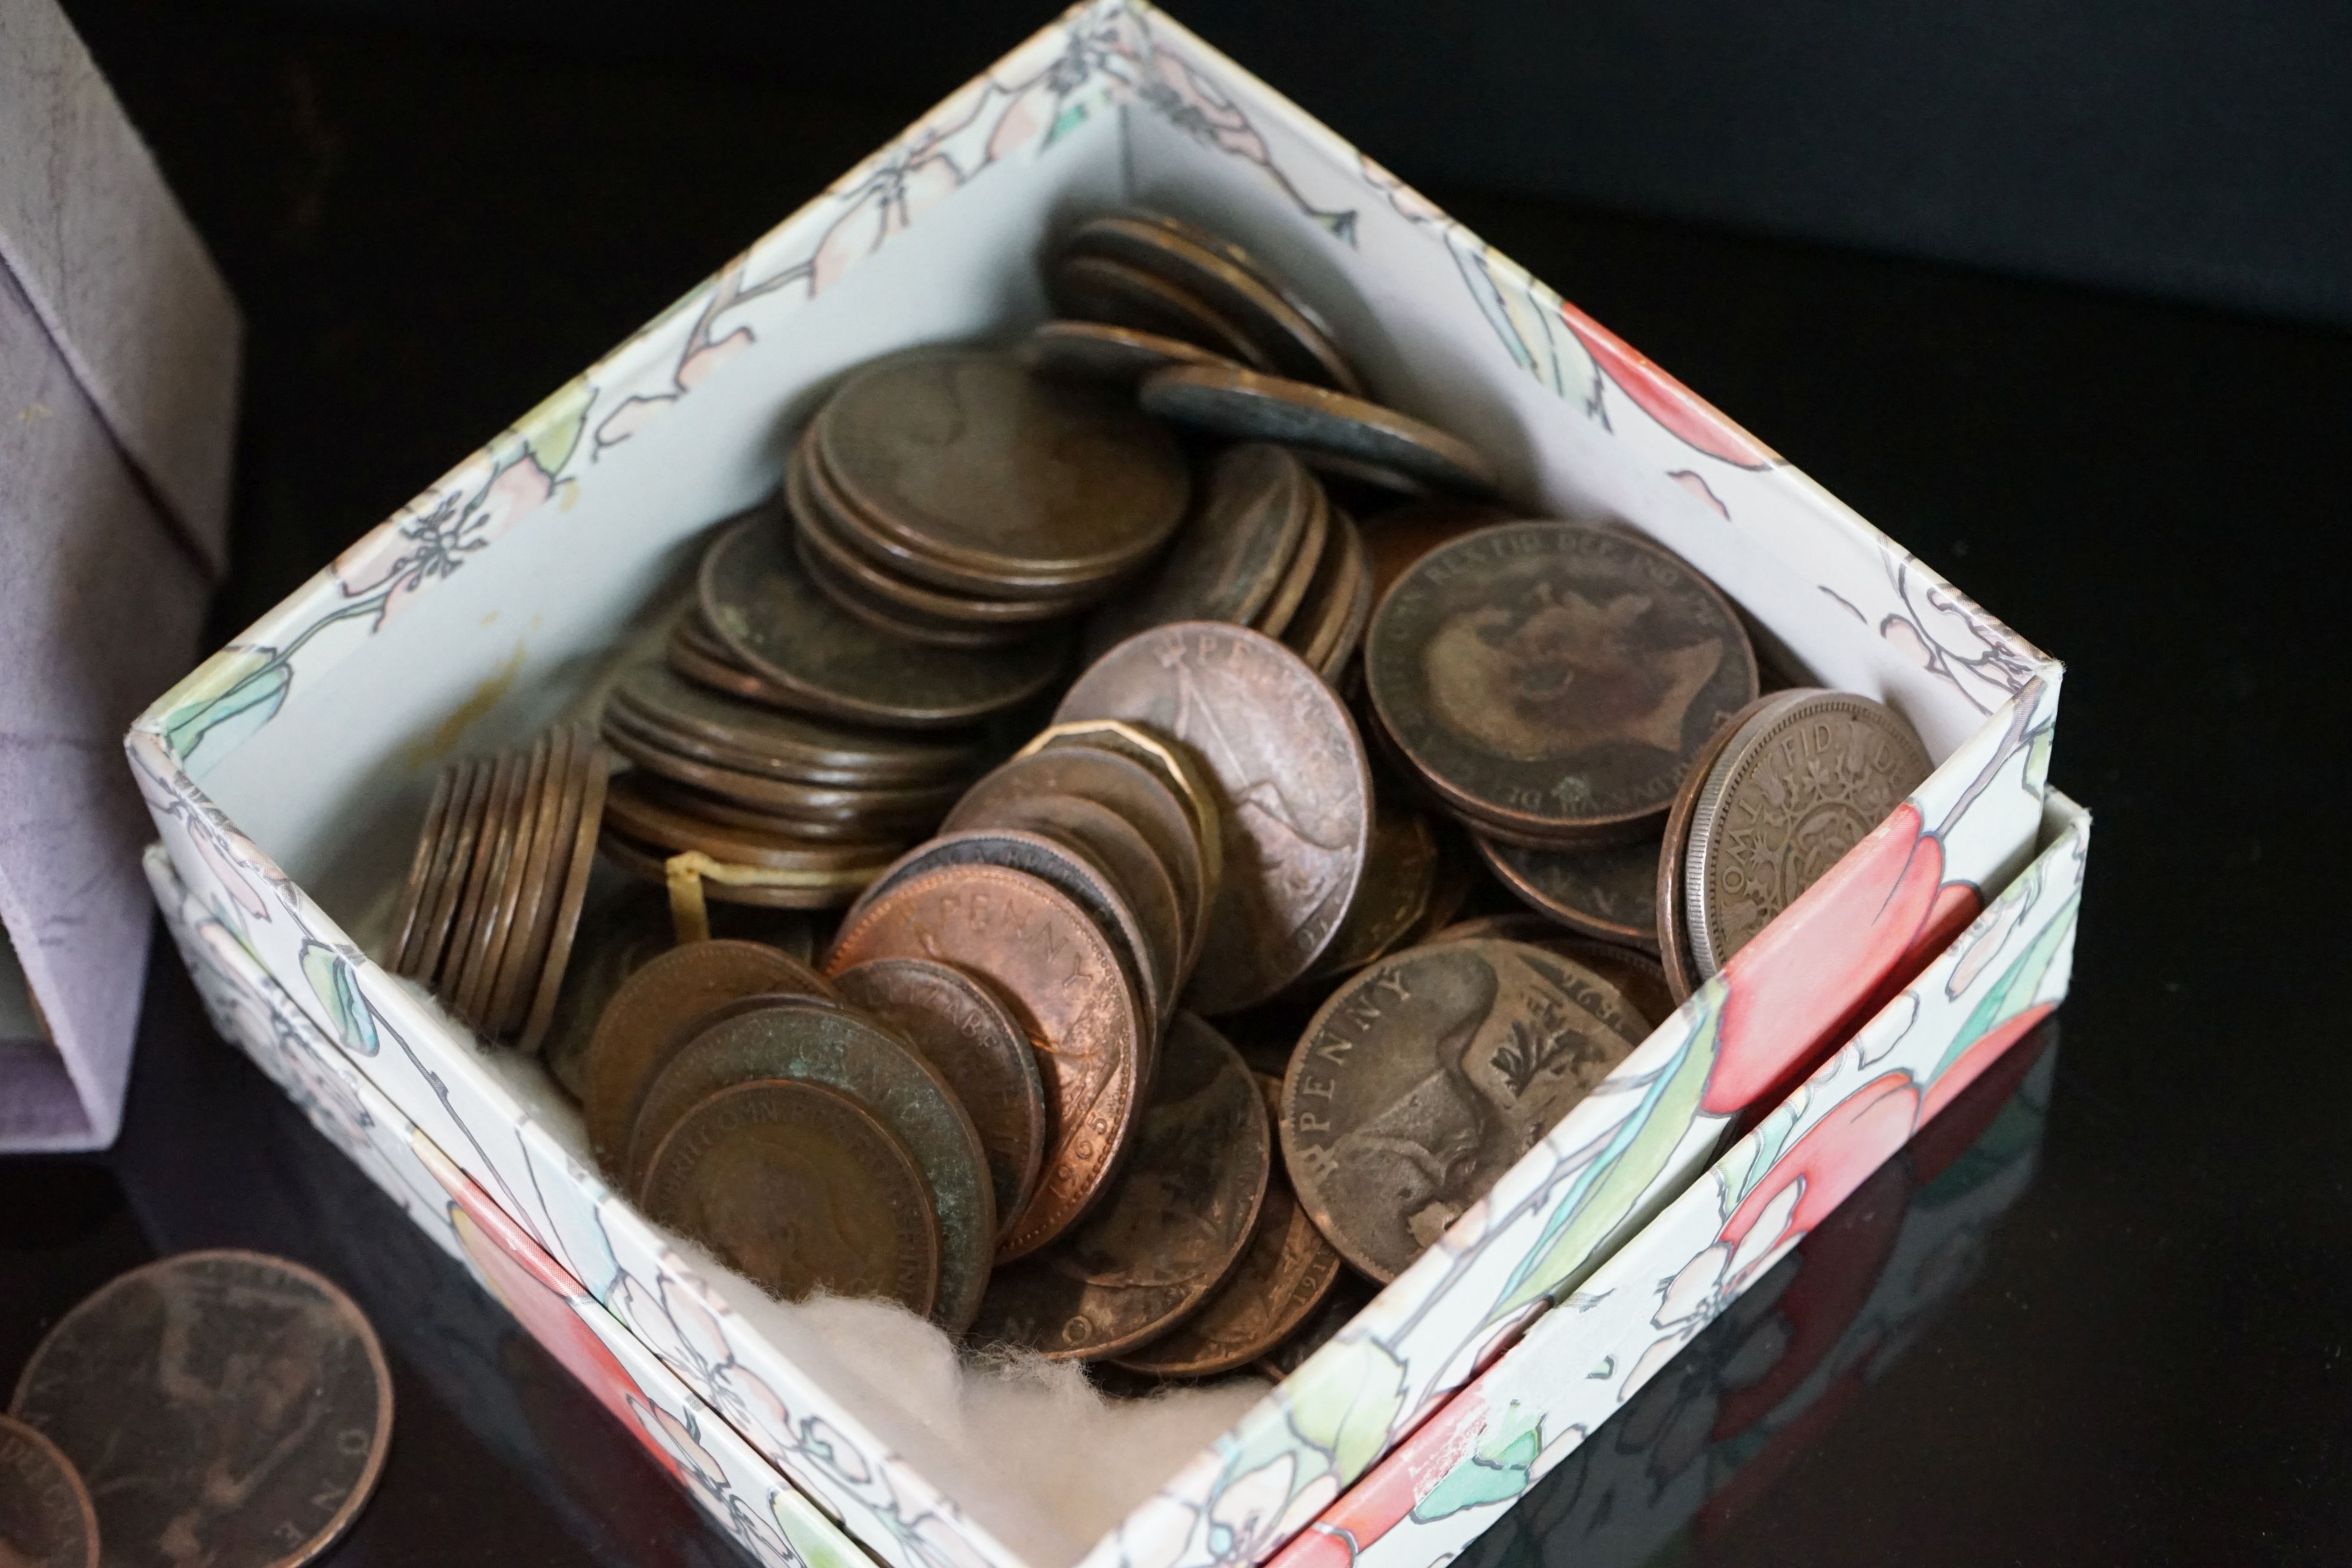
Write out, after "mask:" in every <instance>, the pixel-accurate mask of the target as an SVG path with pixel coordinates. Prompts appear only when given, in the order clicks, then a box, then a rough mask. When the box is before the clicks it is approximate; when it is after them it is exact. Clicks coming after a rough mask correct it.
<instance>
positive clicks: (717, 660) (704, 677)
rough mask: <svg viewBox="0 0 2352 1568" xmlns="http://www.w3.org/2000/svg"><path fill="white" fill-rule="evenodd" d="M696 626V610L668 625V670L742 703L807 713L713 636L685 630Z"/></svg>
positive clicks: (805, 707) (665, 647) (698, 612)
mask: <svg viewBox="0 0 2352 1568" xmlns="http://www.w3.org/2000/svg"><path fill="white" fill-rule="evenodd" d="M700 625H702V612H701V610H700V608H699V607H697V608H695V609H694V610H692V611H691V612H689V613H688V614H686V615H682V616H679V617H678V618H677V621H676V622H674V623H673V624H672V625H671V627H670V635H669V640H668V641H667V643H665V644H663V645H662V658H663V660H664V661H665V662H667V664H668V665H669V667H670V668H672V669H674V670H676V671H677V672H678V674H680V675H682V676H684V677H685V678H686V679H688V680H691V681H694V682H695V683H696V684H698V685H700V686H707V687H709V689H711V690H713V691H720V692H724V693H726V694H727V695H728V696H730V697H740V698H741V699H742V700H744V701H746V702H757V703H760V704H761V705H762V706H764V707H769V708H774V709H778V710H788V711H793V712H805V711H807V710H808V705H807V704H806V703H805V702H803V701H802V700H801V699H799V698H798V697H795V696H794V695H793V693H792V692H790V691H787V690H786V689H784V688H782V687H781V686H778V685H777V684H776V683H775V682H774V681H772V680H770V679H767V678H766V677H765V676H762V675H761V674H759V673H757V672H756V671H754V670H752V669H751V668H750V667H748V666H746V665H745V664H743V663H742V662H741V661H740V659H738V658H736V657H735V654H734V651H733V650H732V649H730V648H729V647H726V645H724V644H723V643H719V640H718V637H716V635H715V634H714V635H712V636H710V637H699V636H696V635H694V634H693V633H691V632H690V631H689V630H688V628H689V627H693V626H700Z"/></svg>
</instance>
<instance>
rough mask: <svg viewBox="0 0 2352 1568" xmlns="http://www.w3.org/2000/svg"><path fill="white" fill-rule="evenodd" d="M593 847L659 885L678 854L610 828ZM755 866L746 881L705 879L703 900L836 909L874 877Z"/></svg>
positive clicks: (862, 872)
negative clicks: (756, 871)
mask: <svg viewBox="0 0 2352 1568" xmlns="http://www.w3.org/2000/svg"><path fill="white" fill-rule="evenodd" d="M596 848H597V852H598V853H599V854H601V855H603V856H604V858H605V859H607V860H609V861H611V862H612V863H613V864H614V866H615V867H617V868H620V869H621V870H622V871H625V872H626V873H627V874H628V875H629V876H631V877H634V878H636V879H640V880H643V881H647V882H652V883H655V884H656V885H657V886H664V887H667V885H668V883H669V876H670V873H669V861H670V859H671V858H672V857H673V856H674V855H675V854H677V851H675V850H670V849H665V848H662V847H658V846H656V845H651V844H646V843H642V842H640V841H638V840H637V839H635V838H632V837H629V836H628V835H627V834H625V833H623V832H620V831H619V830H618V829H615V828H612V827H607V828H605V829H604V836H603V837H600V838H598V839H597V841H596ZM758 869H759V873H760V874H759V877H758V878H756V879H748V880H745V879H719V878H711V877H705V878H704V879H703V880H702V896H703V898H704V900H707V901H708V902H709V903H723V904H740V905H743V906H746V907H747V908H750V909H757V910H803V911H806V910H838V909H842V908H845V906H847V905H848V904H849V902H850V901H851V900H854V899H856V897H857V894H858V892H859V890H860V889H863V888H864V887H865V886H866V884H867V883H868V882H871V881H872V880H873V879H874V875H875V873H874V871H873V870H872V869H870V868H850V869H847V870H842V871H771V870H768V869H766V868H758Z"/></svg>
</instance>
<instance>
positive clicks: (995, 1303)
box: [973, 1013, 1271, 1361]
mask: <svg viewBox="0 0 2352 1568" xmlns="http://www.w3.org/2000/svg"><path fill="white" fill-rule="evenodd" d="M1270 1166H1271V1162H1270V1149H1269V1135H1268V1131H1267V1128H1266V1119H1265V1102H1264V1101H1263V1100H1261V1099H1260V1098H1259V1095H1258V1089H1257V1085H1256V1083H1255V1080H1254V1079H1252V1078H1251V1076H1250V1070H1249V1068H1247V1067H1246V1066H1244V1064H1243V1062H1242V1058H1241V1056H1240V1054H1239V1053H1238V1052H1236V1051H1235V1050H1234V1047H1232V1046H1231V1045H1228V1044H1227V1043H1226V1042H1225V1040H1224V1038H1223V1037H1222V1036H1220V1035H1219V1034H1218V1033H1217V1032H1216V1031H1215V1030H1214V1029H1213V1028H1211V1027H1210V1026H1208V1025H1206V1024H1204V1023H1202V1021H1201V1020H1200V1019H1198V1018H1196V1017H1194V1016H1192V1015H1191V1014H1189V1013H1179V1014H1178V1015H1177V1016H1176V1018H1175V1021H1174V1023H1173V1024H1172V1025H1171V1027H1170V1029H1169V1033H1168V1040H1167V1047H1166V1056H1165V1060H1164V1061H1163V1062H1162V1064H1161V1068H1160V1078H1159V1082H1158V1084H1157V1085H1156V1087H1155V1089H1154V1092H1153V1098H1152V1102H1151V1105H1150V1109H1149V1110H1146V1111H1145V1112H1144V1116H1143V1125H1142V1127H1141V1129H1140V1130H1139V1132H1138V1133H1137V1136H1136V1140H1135V1148H1134V1150H1133V1151H1132V1152H1130V1153H1129V1157H1128V1163H1127V1165H1126V1167H1125V1169H1124V1170H1122V1171H1121V1172H1120V1173H1119V1175H1118V1179H1117V1180H1116V1181H1115V1182H1114V1183H1113V1184H1112V1185H1111V1188H1110V1191H1109V1193H1108V1194H1106V1196H1105V1197H1104V1199H1103V1201H1102V1205H1101V1206H1100V1207H1099V1208H1097V1210H1096V1211H1095V1212H1094V1213H1093V1214H1092V1215H1088V1216H1087V1219H1086V1220H1085V1221H1084V1222H1083V1223H1081V1224H1080V1225H1079V1226H1077V1227H1076V1229H1075V1230H1073V1231H1071V1232H1070V1233H1069V1235H1067V1236H1066V1237H1063V1238H1062V1239H1061V1240H1060V1241H1058V1242H1056V1243H1055V1245H1054V1246H1053V1247H1050V1248H1048V1249H1046V1250H1045V1251H1043V1252H1040V1253H1037V1254H1035V1255H1034V1256H1032V1257H1029V1258H1023V1259H1021V1260H1020V1261H1019V1262H1016V1263H1013V1264H1010V1265H1008V1266H1006V1267H1005V1268H1001V1269H999V1270H998V1271H997V1275H996V1278H995V1279H993V1280H992V1281H991V1282H990V1284H989V1289H988V1296H987V1299H986V1300H984V1301H982V1304H981V1314H980V1318H979V1321H977V1322H976V1323H974V1325H973V1333H974V1337H975V1338H976V1339H978V1340H980V1341H981V1342H983V1343H994V1344H1006V1345H1017V1346H1019V1347H1021V1348H1023V1349H1025V1350H1034V1351H1036V1352H1039V1353H1040V1354H1042V1355H1044V1356H1045V1357H1046V1358H1047V1359H1048V1360H1052V1361H1096V1360H1099V1359H1101V1358H1103V1357H1106V1356H1112V1355H1117V1354H1118V1353H1120V1352H1123V1351H1127V1350H1131V1349H1133V1348H1135V1347H1137V1346H1139V1345H1144V1344H1148V1343H1149V1342H1151V1341H1152V1340H1154V1339H1156V1338H1158V1337H1159V1336H1160V1335H1161V1334H1163V1333H1165V1332H1167V1331H1169V1330H1170V1329H1171V1328H1173V1327H1175V1326H1176V1325H1177V1324H1178V1323H1181V1321H1184V1319H1185V1318H1187V1317H1188V1316H1190V1315H1191V1314H1192V1313H1193V1312H1195V1311H1197V1310H1200V1309H1201V1308H1202V1306H1204V1305H1205V1304H1206V1303H1207V1301H1208V1300H1209V1298H1210V1296H1211V1295H1212V1294H1213V1292H1214V1291H1215V1290H1216V1289H1217V1287H1218V1286H1219V1285H1221V1284H1222V1283H1223V1282H1224V1280H1225V1279H1227V1277H1229V1276H1230V1275H1231V1274H1232V1273H1233V1271H1234V1268H1235V1267H1236V1266H1237V1265H1238V1264H1239V1263H1240V1261H1241V1258H1242V1254H1243V1252H1244V1249H1245V1248H1246V1247H1247V1246H1248V1244H1249V1239H1250V1236H1251V1233H1252V1231H1253V1229H1254V1228H1255V1226H1256V1223H1257V1215H1258V1208H1259V1205H1261V1204H1262V1203H1263V1202H1264V1200H1265V1189H1266V1182H1267V1177H1268V1173H1269V1170H1270Z"/></svg>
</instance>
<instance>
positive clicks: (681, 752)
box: [600, 702, 952, 795]
mask: <svg viewBox="0 0 2352 1568" xmlns="http://www.w3.org/2000/svg"><path fill="white" fill-rule="evenodd" d="M600 728H601V729H603V730H604V731H605V732H606V733H609V734H616V735H620V736H624V737H625V738H626V739H627V740H628V741H629V742H631V743H633V744H635V745H636V746H639V747H641V748H646V749H648V750H651V751H653V752H659V753H660V754H661V755H662V756H664V757H675V758H677V759H679V760H680V761H681V762H684V763H695V764H698V765H700V766H703V767H707V768H713V769H717V770H718V774H717V776H719V778H722V779H727V778H731V777H732V776H733V775H735V774H738V773H750V774H752V775H754V776H757V777H760V778H764V779H772V780H774V781H776V782H777V783H779V784H789V785H796V786H799V787H802V788H807V789H819V790H826V789H845V790H868V789H882V790H891V789H908V788H919V789H920V788H938V787H944V786H949V785H951V783H952V780H951V779H948V778H933V779H924V780H920V781H918V782H913V783H908V782H903V781H898V780H891V781H887V782H884V781H877V780H874V779H848V780H838V779H809V778H803V777H799V776H797V775H794V774H792V773H783V772H782V771H780V770H778V769H775V768H772V767H770V766H768V765H767V760H766V759H764V758H761V757H757V756H750V757H747V756H744V755H742V754H740V753H739V752H735V751H732V750H730V749H729V748H726V747H723V746H719V745H714V744H712V743H711V742H709V741H706V740H704V739H703V738H702V737H701V736H699V735H696V734H693V733H691V732H689V731H682V730H678V729H675V728H673V727H671V726H670V725H669V724H667V722H665V721H662V720H659V719H656V718H650V717H647V716H646V715H645V714H643V713H640V712H638V711H637V710H635V708H632V707H628V706H625V705H624V704H622V703H619V702H610V703H607V704H605V707H604V714H603V717H602V721H601V724H600ZM698 793H701V794H704V795H708V794H709V791H707V790H704V791H700V792H698Z"/></svg>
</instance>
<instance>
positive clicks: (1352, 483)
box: [1298, 447, 1440, 502]
mask: <svg viewBox="0 0 2352 1568" xmlns="http://www.w3.org/2000/svg"><path fill="white" fill-rule="evenodd" d="M1298 456H1299V459H1300V460H1301V461H1303V462H1304V463H1306V465H1307V467H1308V468H1312V469H1314V470H1315V473H1316V476H1317V477H1318V479H1322V480H1323V481H1324V484H1325V487H1326V488H1327V489H1337V490H1340V491H1342V492H1353V493H1354V494H1357V495H1360V496H1363V497H1367V498H1369V499H1370V500H1373V501H1376V502H1378V501H1393V500H1397V499H1398V498H1400V497H1402V498H1404V499H1405V500H1420V499H1423V498H1425V497H1428V496H1433V495H1436V494H1439V493H1440V492H1439V491H1437V490H1436V489H1433V488H1432V487H1431V486H1430V485H1429V483H1428V482H1427V481H1426V480H1423V479H1415V478H1414V477H1413V476H1412V475H1411V474H1408V473H1405V472H1404V471H1403V470H1402V469H1399V468H1391V467H1389V465H1387V464H1386V463H1375V462H1373V461H1371V460H1370V458H1352V457H1349V455H1348V454H1346V453H1344V452H1333V451H1328V450H1324V449H1319V448H1317V447H1300V448H1299V452H1298Z"/></svg>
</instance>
